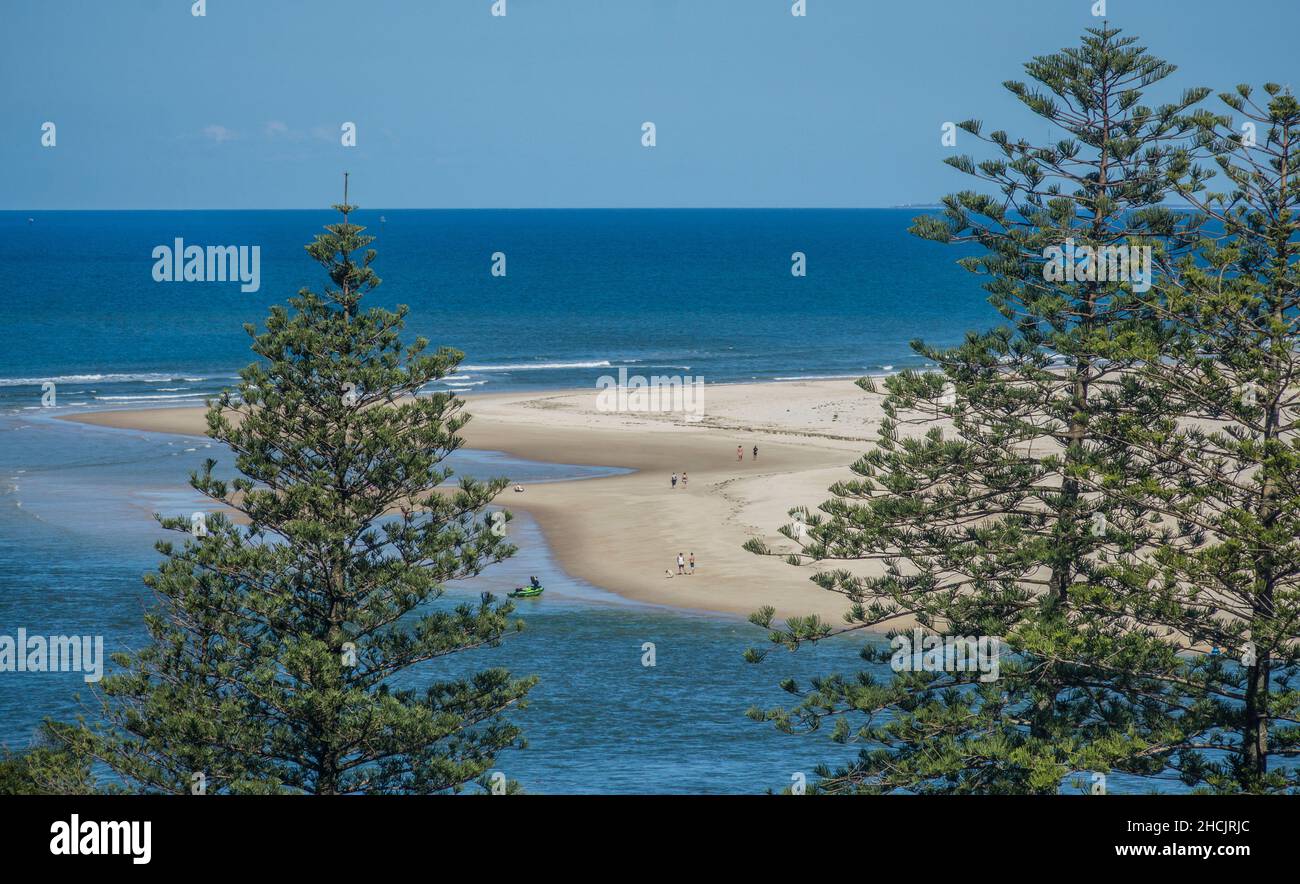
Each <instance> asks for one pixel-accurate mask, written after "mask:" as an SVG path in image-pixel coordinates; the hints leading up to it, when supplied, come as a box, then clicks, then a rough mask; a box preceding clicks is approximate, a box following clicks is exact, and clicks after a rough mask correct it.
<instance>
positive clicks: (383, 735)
mask: <svg viewBox="0 0 1300 884" xmlns="http://www.w3.org/2000/svg"><path fill="white" fill-rule="evenodd" d="M334 209H335V210H337V211H338V212H339V213H340V214H341V215H342V221H341V223H336V224H330V225H327V226H326V232H325V233H321V234H317V235H316V237H315V240H314V241H313V242H312V243H311V244H309V245H308V246H307V251H308V253H309V254H310V255H311V257H312V258H314V259H315V260H316V261H317V262H319V263H320V264H321V265H322V266H323V267H324V268H325V269H326V271H327V273H328V276H329V279H330V283H331V286H330V287H328V288H326V290H325V293H324V295H319V294H316V293H314V292H312V291H310V290H308V289H303V290H301V291H300V292H299V293H298V295H297V296H296V297H294V298H291V299H290V301H289V307H288V308H285V307H283V306H276V307H274V308H272V310H271V314H270V316H269V317H268V319H267V321H266V329H265V330H264V331H262V332H260V333H259V332H258V331H257V330H256V329H255V328H254V327H253V326H251V325H248V326H245V329H246V331H247V332H248V334H249V335H250V337H251V338H252V341H253V343H252V349H253V351H254V352H255V353H256V354H257V355H258V356H260V357H262V360H263V361H262V362H258V363H254V364H252V365H250V366H248V367H247V368H245V369H244V370H243V371H241V373H240V377H241V383H240V384H239V385H238V396H235V395H232V393H231V391H229V390H227V391H225V392H224V393H223V394H222V395H221V396H220V397H219V398H217V399H215V400H212V401H210V403H209V410H208V414H207V422H208V435H210V436H211V437H212V438H213V439H216V440H217V441H219V442H222V443H224V444H225V445H227V446H228V447H229V449H230V450H231V451H232V452H233V453H234V455H235V467H236V469H237V470H238V472H239V474H240V475H239V476H238V477H237V478H235V479H233V480H231V481H226V480H224V479H221V478H218V477H217V476H216V475H215V474H214V472H213V470H214V468H215V466H216V461H214V460H208V461H207V462H206V463H205V464H204V466H203V468H202V470H201V471H200V472H198V473H195V474H192V475H191V478H190V483H191V485H192V486H193V487H194V488H195V489H196V490H197V491H199V492H200V493H201V494H203V495H204V496H205V497H207V498H209V499H211V500H212V501H214V502H216V503H218V504H220V505H221V506H222V507H223V508H224V509H226V510H231V511H234V512H236V513H238V514H240V515H241V516H242V517H243V519H242V520H243V521H244V522H245V523H246V524H244V525H236V524H235V522H234V521H233V520H232V519H230V518H228V517H227V516H226V515H224V514H222V513H214V514H210V515H208V516H207V517H206V519H205V520H204V521H203V522H202V523H201V526H202V527H201V528H200V530H199V531H198V533H199V534H201V535H202V536H191V537H189V538H187V539H186V540H185V541H184V542H183V543H182V544H180V545H177V544H174V543H171V542H163V543H160V544H159V547H158V548H159V551H160V552H161V553H162V554H163V555H164V556H165V560H164V562H163V563H162V565H161V567H160V569H159V571H158V572H157V573H152V574H148V575H146V578H145V582H146V584H147V585H148V586H149V587H150V588H151V589H152V590H153V593H154V596H155V599H156V602H155V605H154V606H153V608H152V609H151V610H150V611H149V612H148V613H147V615H146V620H145V623H146V628H147V631H148V634H149V639H150V641H149V643H148V644H147V645H146V646H145V647H143V648H142V649H140V650H139V651H136V652H134V653H130V654H120V655H117V656H116V657H115V660H116V662H117V663H118V664H119V665H120V666H121V667H122V671H120V672H119V673H117V674H114V675H111V676H110V677H108V678H106V679H105V680H104V682H103V683H102V685H101V692H100V694H99V700H100V709H99V710H98V712H99V714H100V716H102V720H99V721H93V722H91V723H87V722H86V721H84V720H83V721H81V722H80V723H79V724H77V725H66V724H65V725H58V724H54V725H52V727H53V728H54V730H55V733H57V734H58V735H59V737H60V738H61V739H62V740H63V741H64V742H65V743H66V744H67V745H69V746H70V747H72V748H73V749H74V750H75V751H76V752H77V753H78V754H79V755H80V756H82V757H85V758H89V759H93V760H95V761H96V762H98V763H100V764H102V765H106V766H107V767H108V768H109V769H111V770H112V771H113V772H114V774H115V775H116V777H117V778H118V781H119V783H120V785H119V786H118V788H126V789H131V790H140V791H151V792H165V793H185V792H191V791H194V790H196V788H198V787H199V786H200V785H201V787H202V789H204V790H205V791H207V792H209V793H212V792H230V793H249V792H300V793H301V792H305V793H310V794H343V793H390V792H415V793H433V792H443V791H459V790H461V789H462V788H463V787H464V786H465V785H466V784H467V783H471V782H474V781H479V782H482V781H483V778H484V776H485V774H486V772H487V771H488V770H489V769H490V768H491V766H492V765H493V763H494V759H495V758H496V756H497V755H498V753H500V752H501V751H502V750H505V749H508V748H512V747H519V746H522V745H523V742H522V735H521V732H520V730H519V728H518V727H516V726H515V725H514V724H512V723H511V722H509V721H508V720H507V719H506V717H505V716H504V713H505V712H506V711H507V710H508V709H510V707H512V706H516V705H521V704H522V703H523V702H524V699H525V696H526V694H527V692H528V691H529V689H530V688H531V687H532V686H533V684H534V683H535V681H536V679H535V678H532V677H529V678H522V679H518V678H513V677H511V676H510V674H509V673H508V672H506V671H505V670H503V669H499V668H497V669H488V670H484V671H479V672H475V673H473V674H471V675H469V676H468V677H462V678H451V679H439V680H435V681H432V682H431V683H430V684H428V685H427V686H426V687H424V688H423V689H422V690H415V689H411V688H398V687H394V686H393V685H392V679H393V678H394V677H395V676H398V675H400V674H401V673H403V672H406V671H407V670H409V669H411V667H414V666H417V665H418V664H424V663H429V662H430V661H439V660H442V659H443V658H446V657H448V656H451V655H455V654H458V653H460V652H462V651H467V650H471V649H476V648H490V647H493V646H496V645H498V644H499V643H500V641H502V639H503V637H504V636H506V634H507V633H508V632H510V631H512V630H517V629H519V628H522V623H521V622H519V621H516V620H513V619H512V617H511V615H512V613H513V607H512V605H511V604H510V603H508V602H499V601H498V600H496V599H495V598H493V597H492V596H491V595H490V594H487V593H484V594H482V596H481V597H480V599H479V600H478V602H477V603H476V604H468V603H462V604H458V605H455V606H454V607H453V608H450V609H449V608H447V607H446V606H440V607H437V609H430V607H428V605H429V603H430V602H433V601H434V600H435V599H437V598H438V597H440V596H441V595H442V594H443V591H444V584H445V583H446V582H448V581H452V580H457V579H461V578H465V577H469V576H473V575H476V574H478V573H480V571H481V570H482V569H483V568H484V567H486V566H487V565H489V564H491V563H494V562H498V561H500V560H501V559H503V558H505V557H507V556H509V555H510V554H511V553H513V551H514V550H513V547H512V546H510V544H509V543H508V542H507V541H506V540H505V538H504V533H503V532H501V531H499V530H493V528H494V527H495V526H494V525H493V524H491V523H490V522H489V520H487V519H486V518H481V517H482V516H483V514H484V509H485V507H487V506H488V505H489V504H490V503H491V502H492V500H493V498H494V497H495V496H496V495H497V493H498V492H500V491H501V490H502V488H504V487H505V485H506V484H507V480H505V479H496V480H492V481H476V480H472V479H466V478H461V479H460V482H459V485H458V486H456V487H454V488H440V487H439V486H441V485H443V483H444V481H445V480H447V479H448V478H449V477H450V476H451V470H450V469H448V468H447V467H446V466H445V464H444V461H445V460H446V458H447V457H448V455H450V454H451V453H452V452H453V451H455V450H457V449H458V448H460V447H461V445H462V440H461V438H460V437H459V436H458V435H457V433H458V431H459V430H460V429H461V428H462V427H463V426H464V424H465V422H466V421H467V419H468V417H467V415H465V414H464V413H463V412H462V411H461V408H462V405H463V403H462V402H461V401H460V400H458V399H456V398H455V397H454V396H452V395H450V394H447V393H435V394H432V395H429V396H420V397H418V398H417V397H416V393H417V392H418V391H420V390H421V389H422V388H423V387H424V386H425V385H427V384H429V383H430V382H432V381H436V380H438V379H440V378H442V377H445V376H446V375H448V374H452V373H454V371H455V368H456V365H457V364H458V363H459V361H460V360H461V358H462V354H460V353H459V352H457V351H455V350H451V349H448V348H441V349H439V350H437V351H436V352H435V353H433V354H432V355H430V354H427V353H426V352H425V350H426V349H427V346H428V344H427V341H425V340H424V339H422V338H421V339H417V340H416V341H415V342H414V343H413V344H411V345H409V346H407V345H403V344H402V342H401V340H400V338H399V333H400V331H401V329H402V328H403V326H404V322H405V317H406V313H407V310H406V308H405V307H404V306H402V307H399V308H398V309H397V310H396V311H395V312H394V311H388V310H385V309H382V308H378V307H371V308H368V309H364V310H363V309H362V307H361V301H362V298H363V297H364V296H365V295H367V294H368V293H370V292H371V291H373V290H374V289H375V288H376V287H377V286H378V285H379V283H380V280H379V277H378V276H377V275H376V274H375V272H374V270H373V269H372V267H371V264H372V262H373V261H374V259H375V252H374V250H367V251H366V252H365V253H364V255H363V257H361V259H360V260H359V261H358V260H354V258H353V254H354V253H356V252H357V251H359V250H361V249H364V248H365V247H366V246H367V245H368V244H369V243H370V242H372V241H373V237H370V236H367V235H364V233H363V231H364V228H362V227H360V226H358V225H356V224H353V223H351V222H350V221H349V218H348V216H349V214H350V213H351V212H352V211H354V209H355V207H354V206H351V205H348V204H347V188H346V183H345V188H344V202H343V203H342V204H338V205H335V206H334ZM507 517H508V514H507ZM160 522H161V524H162V525H163V527H165V528H167V529H169V530H172V531H177V532H189V531H191V529H192V527H193V525H192V522H191V519H189V518H161V519H160ZM499 523H500V522H499V520H498V523H497V524H499ZM435 665H436V664H435ZM511 788H516V786H515V785H514V784H513V783H512V784H511Z"/></svg>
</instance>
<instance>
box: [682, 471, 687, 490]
mask: <svg viewBox="0 0 1300 884" xmlns="http://www.w3.org/2000/svg"><path fill="white" fill-rule="evenodd" d="M682 487H683V488H685V487H686V471H685V470H682Z"/></svg>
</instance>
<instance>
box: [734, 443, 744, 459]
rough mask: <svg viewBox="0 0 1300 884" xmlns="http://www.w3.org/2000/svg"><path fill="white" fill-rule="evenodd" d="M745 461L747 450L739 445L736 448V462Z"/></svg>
mask: <svg viewBox="0 0 1300 884" xmlns="http://www.w3.org/2000/svg"><path fill="white" fill-rule="evenodd" d="M744 459H745V449H744V447H743V446H740V445H737V446H736V460H744Z"/></svg>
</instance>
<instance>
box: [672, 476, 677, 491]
mask: <svg viewBox="0 0 1300 884" xmlns="http://www.w3.org/2000/svg"><path fill="white" fill-rule="evenodd" d="M676 487H677V474H676V473H673V488H676Z"/></svg>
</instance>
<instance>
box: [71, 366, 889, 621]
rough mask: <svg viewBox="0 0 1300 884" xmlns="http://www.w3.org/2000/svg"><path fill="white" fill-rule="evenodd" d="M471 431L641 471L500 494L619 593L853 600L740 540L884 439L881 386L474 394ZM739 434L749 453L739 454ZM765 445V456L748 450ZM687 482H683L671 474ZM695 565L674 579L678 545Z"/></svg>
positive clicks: (814, 605) (160, 428)
mask: <svg viewBox="0 0 1300 884" xmlns="http://www.w3.org/2000/svg"><path fill="white" fill-rule="evenodd" d="M467 401H468V411H469V412H470V413H471V414H472V415H473V420H471V422H470V423H469V425H468V426H467V428H466V430H465V432H464V435H465V439H466V442H467V444H468V445H469V446H470V447H473V448H480V449H491V450H497V451H505V452H508V453H510V454H513V455H516V456H519V457H523V458H528V459H531V460H538V461H550V462H555V463H571V464H591V465H600V466H618V467H630V468H632V469H634V470H636V471H637V472H635V473H630V474H627V475H621V476H614V477H609V478H602V479H585V480H579V481H571V482H555V483H546V484H540V485H531V486H528V487H527V488H526V489H525V491H524V492H523V493H513V492H511V491H506V492H505V493H503V494H502V496H501V497H500V498H499V499H498V502H499V503H501V504H503V505H505V506H507V507H509V508H511V509H521V510H527V511H528V512H529V513H530V514H532V515H533V516H534V518H536V519H537V521H538V524H539V525H540V526H541V528H542V531H543V533H544V534H545V536H546V539H547V542H548V544H549V545H550V546H551V548H552V549H553V551H554V553H555V555H556V557H557V559H558V560H559V562H560V563H561V565H562V566H563V567H564V569H565V570H566V571H567V572H568V573H570V574H572V575H574V576H577V577H580V578H582V579H584V580H587V581H589V582H591V583H593V584H596V585H597V586H600V587H603V588H605V589H608V590H610V591H612V592H615V593H618V594H620V595H623V596H626V597H628V598H633V599H638V600H641V601H646V602H654V603H659V604H666V605H673V606H676V607H681V608H689V609H698V610H707V611H721V612H728V613H735V614H741V615H745V614H749V613H750V612H752V611H754V610H756V609H757V608H759V607H761V606H763V605H771V606H773V607H774V608H776V610H777V614H778V616H779V617H786V616H790V615H797V614H812V613H816V614H820V615H821V616H823V617H825V618H827V619H828V620H831V621H832V622H836V623H838V622H840V618H841V616H842V614H843V611H844V609H845V604H844V603H843V600H842V599H841V598H839V597H838V596H835V595H833V594H830V593H827V592H825V591H824V590H821V589H819V588H818V587H817V586H815V585H814V584H812V583H811V582H809V580H808V577H809V574H810V570H809V569H808V568H807V567H793V566H790V565H788V564H785V563H784V562H782V561H780V560H778V559H775V558H770V557H760V556H755V555H753V554H751V553H748V552H746V551H745V550H743V549H741V545H742V544H743V543H744V542H745V541H746V540H747V539H749V538H750V537H755V536H759V537H764V538H766V539H768V540H769V541H770V542H772V543H773V545H774V546H777V547H778V548H779V547H780V546H783V545H786V544H787V543H788V541H786V540H785V539H784V538H782V537H781V536H780V535H779V534H778V533H777V528H778V527H779V526H780V525H782V524H785V523H786V522H788V521H789V517H788V516H787V515H786V512H787V510H788V509H789V508H790V507H792V506H796V505H799V504H805V505H809V506H814V505H816V504H818V503H820V502H821V501H823V500H824V499H825V498H826V489H827V487H829V485H830V484H831V483H832V482H834V481H836V480H838V479H840V478H843V477H846V476H848V475H850V473H849V470H848V465H849V464H851V463H852V462H853V461H854V460H855V459H856V458H857V457H858V456H859V455H860V454H861V453H862V451H863V450H864V449H865V448H866V447H867V445H868V444H869V440H871V439H872V438H874V434H875V429H876V426H877V425H878V422H879V420H880V418H881V411H880V405H879V397H877V396H873V395H869V394H867V393H864V392H863V391H862V390H860V389H859V388H858V387H856V386H855V385H854V384H853V382H852V381H847V380H834V381H801V382H788V383H765V384H736V385H710V386H708V387H707V388H706V396H705V401H704V406H705V407H704V409H703V417H702V419H701V420H700V421H698V422H695V423H687V422H685V421H684V420H682V419H681V418H680V416H670V415H661V414H644V413H626V412H603V411H600V410H598V408H597V398H596V392H595V391H593V390H583V391H565V392H546V393H536V392H533V393H513V394H511V393H501V394H478V395H473V396H471V397H469V398H468V400H467ZM203 414H204V410H203V409H201V408H160V409H147V410H126V411H103V412H94V413H89V414H84V415H76V416H72V417H69V418H68V419H69V420H76V421H81V422H84V423H90V424H97V425H101V426H108V427H118V428H127V429H135V430H148V431H155V432H165V433H182V434H190V435H202V434H203V433H204V430H205V428H206V424H205V422H204V420H203ZM738 445H739V446H742V447H743V450H744V459H743V460H740V461H738V460H737V458H736V447H737V446H738ZM754 445H758V447H759V456H758V459H757V460H755V459H754V458H753V455H752V448H753V446H754ZM683 470H684V471H685V472H686V473H687V474H688V476H689V477H690V481H689V484H688V485H687V486H686V487H682V486H681V485H680V484H679V485H678V487H677V488H676V490H674V489H673V488H672V487H671V485H670V482H669V477H670V476H671V474H672V473H674V472H677V473H679V474H680V473H681V472H682V471H683ZM678 552H681V553H683V554H685V555H687V556H689V554H690V553H692V552H694V553H695V558H696V563H697V567H696V574H695V575H694V576H690V577H677V576H674V577H672V578H671V579H669V578H666V577H665V576H664V572H665V570H670V571H672V572H674V573H675V572H676V566H675V562H676V556H677V553H678Z"/></svg>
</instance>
